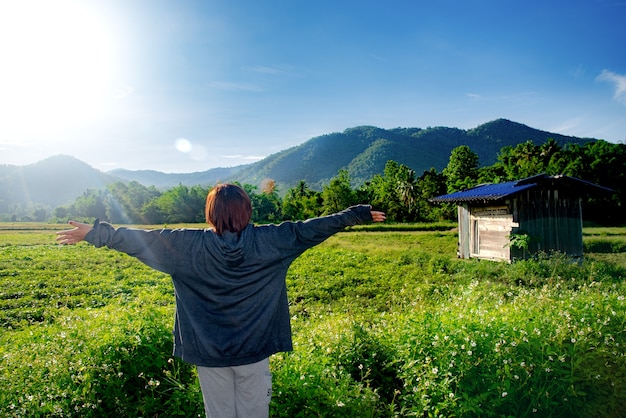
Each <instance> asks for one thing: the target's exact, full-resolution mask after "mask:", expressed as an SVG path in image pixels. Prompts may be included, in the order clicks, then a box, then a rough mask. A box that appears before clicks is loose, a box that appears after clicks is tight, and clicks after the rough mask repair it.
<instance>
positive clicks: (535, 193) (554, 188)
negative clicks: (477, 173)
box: [430, 174, 611, 262]
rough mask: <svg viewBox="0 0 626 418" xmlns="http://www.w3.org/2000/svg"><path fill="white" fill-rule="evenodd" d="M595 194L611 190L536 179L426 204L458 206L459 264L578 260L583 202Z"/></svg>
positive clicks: (549, 178) (575, 181) (577, 181)
mask: <svg viewBox="0 0 626 418" xmlns="http://www.w3.org/2000/svg"><path fill="white" fill-rule="evenodd" d="M597 192H611V190H610V189H607V188H605V187H602V186H598V185H596V184H593V183H589V182H587V181H584V180H581V179H577V178H574V177H568V176H563V175H560V176H548V175H545V174H540V175H537V176H533V177H528V178H525V179H522V180H517V181H509V182H505V183H499V184H486V185H481V186H477V187H474V188H471V189H468V190H463V191H460V192H456V193H451V194H447V195H443V196H437V197H434V198H432V199H430V201H431V202H437V203H456V204H457V205H458V220H459V230H458V232H459V244H458V245H459V246H458V257H459V258H479V259H487V260H503V261H507V262H511V261H513V260H519V259H525V258H527V257H528V256H530V255H531V254H535V253H537V252H541V251H544V252H550V251H558V252H561V253H565V254H567V255H568V256H570V257H572V258H574V259H582V256H583V238H582V226H583V221H582V198H583V197H584V196H586V195H588V194H590V193H597Z"/></svg>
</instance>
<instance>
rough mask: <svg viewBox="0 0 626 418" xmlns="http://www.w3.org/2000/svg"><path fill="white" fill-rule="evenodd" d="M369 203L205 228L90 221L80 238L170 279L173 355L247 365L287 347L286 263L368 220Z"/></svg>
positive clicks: (289, 346) (203, 363) (211, 364)
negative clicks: (292, 218) (297, 218)
mask: <svg viewBox="0 0 626 418" xmlns="http://www.w3.org/2000/svg"><path fill="white" fill-rule="evenodd" d="M370 209H371V208H370V206H367V205H358V206H353V207H350V208H348V209H346V210H344V211H342V212H339V213H336V214H333V215H328V216H323V217H319V218H313V219H309V220H307V221H303V222H283V223H281V224H280V225H261V226H255V225H253V224H250V225H248V226H247V227H246V228H245V229H244V230H243V231H241V233H240V234H239V235H237V234H236V233H231V232H226V233H224V234H223V235H218V234H216V233H215V232H214V231H213V230H212V229H160V230H141V229H132V228H122V227H121V228H117V229H116V228H114V227H113V226H111V225H110V224H108V223H106V222H98V221H96V223H95V225H94V229H93V230H92V231H90V232H89V233H88V234H87V236H86V237H85V240H86V241H87V242H90V243H91V244H93V245H95V246H96V247H102V246H107V247H108V248H111V249H114V250H117V251H121V252H124V253H127V254H129V255H131V256H133V257H136V258H137V259H139V260H140V261H142V262H143V263H145V264H147V265H148V266H150V267H153V268H155V269H157V270H159V271H162V272H165V273H168V274H170V275H171V276H172V281H173V283H174V290H175V294H176V318H175V323H174V355H176V356H177V357H180V358H182V359H183V360H184V361H186V362H189V363H192V364H196V365H199V366H205V367H224V366H238V365H244V364H251V363H255V362H257V361H260V360H263V359H265V358H267V357H269V356H270V355H272V354H274V353H277V352H280V351H291V350H292V349H293V347H292V342H291V326H290V323H289V320H290V315H289V306H288V301H287V288H286V283H285V278H286V275H287V269H288V268H289V266H290V265H291V263H292V262H293V261H294V260H295V259H296V258H297V257H298V256H299V255H300V254H302V253H303V252H304V251H305V250H307V249H308V248H311V247H313V246H315V245H317V244H319V243H321V242H323V241H324V240H326V239H327V238H328V237H330V236H331V235H333V234H335V233H337V232H340V231H341V230H343V229H344V228H345V227H347V226H352V225H356V224H361V223H363V222H367V221H371V220H372V216H371V213H370Z"/></svg>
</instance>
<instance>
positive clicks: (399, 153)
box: [0, 119, 596, 213]
mask: <svg viewBox="0 0 626 418" xmlns="http://www.w3.org/2000/svg"><path fill="white" fill-rule="evenodd" d="M548 138H553V139H554V140H556V141H557V143H559V144H560V145H564V144H568V143H569V144H571V143H573V144H580V145H582V144H584V143H586V142H589V141H595V140H596V139H594V138H577V137H571V136H564V135H560V134H555V133H550V132H546V131H541V130H538V129H533V128H531V127H528V126H526V125H523V124H521V123H516V122H512V121H509V120H506V119H498V120H494V121H492V122H488V123H485V124H483V125H480V126H478V127H476V128H474V129H468V130H463V129H457V128H447V127H428V128H425V129H422V128H395V129H381V128H377V127H374V126H359V127H354V128H349V129H346V130H345V131H343V132H337V133H331V134H327V135H322V136H318V137H315V138H311V139H310V140H308V141H306V142H304V143H303V144H301V145H298V146H295V147H292V148H289V149H286V150H284V151H281V152H278V153H276V154H273V155H270V156H268V157H266V158H264V159H263V160H261V161H258V162H255V163H252V164H247V165H241V166H237V167H230V168H213V169H210V170H207V171H203V172H196V173H181V174H175V173H174V174H170V173H167V174H166V173H161V172H158V171H150V170H140V171H131V170H123V169H116V170H112V171H109V172H106V173H103V172H101V171H98V170H96V169H94V168H92V167H90V166H89V165H87V164H85V163H84V162H82V161H79V160H77V159H75V158H73V157H68V156H55V157H50V158H47V159H46V160H43V161H40V162H38V163H35V164H31V165H27V166H12V165H3V166H0V213H9V212H12V211H13V210H12V208H15V207H16V205H21V206H27V205H43V206H48V207H55V206H58V205H62V204H66V203H69V202H71V201H73V200H74V199H75V198H76V197H78V196H80V195H81V194H82V193H83V192H84V191H85V190H87V189H89V188H91V189H98V188H103V187H105V185H106V184H108V183H111V182H115V181H137V182H139V183H141V184H143V185H145V186H155V187H157V188H159V189H167V188H170V187H173V186H176V185H179V184H183V185H187V186H194V185H203V186H207V185H212V184H215V183H217V182H225V181H238V182H240V183H242V184H252V185H257V186H258V185H260V183H261V181H263V180H264V179H267V178H270V179H273V180H275V181H276V183H277V186H278V190H279V191H286V190H288V189H289V188H291V187H293V186H295V185H296V184H297V183H298V182H299V181H301V180H304V181H306V183H307V184H308V185H309V187H310V188H312V189H317V190H320V189H321V188H322V187H323V186H324V185H325V184H326V183H327V182H328V181H329V180H330V179H331V178H332V177H334V176H336V175H337V173H338V172H339V170H341V169H345V170H347V171H348V173H349V175H350V178H351V180H352V182H353V185H355V186H357V185H360V184H362V183H364V182H365V181H368V180H370V179H371V178H372V177H373V176H374V175H376V174H382V172H383V169H384V167H385V164H386V163H387V161H389V160H394V161H397V162H398V163H400V164H404V165H406V166H408V167H410V168H411V169H413V170H414V171H415V172H416V173H417V175H418V176H419V175H421V174H422V173H423V172H424V171H426V170H430V169H431V168H435V169H436V170H437V171H441V170H442V169H443V168H444V167H445V166H446V165H447V164H448V160H449V157H450V153H451V151H452V150H453V149H454V148H456V147H458V146H460V145H467V146H469V147H470V148H471V149H472V150H473V151H474V152H475V153H476V154H477V155H478V156H479V163H480V165H491V164H493V163H494V162H496V161H497V156H498V153H499V151H500V150H501V149H502V147H504V146H507V145H510V146H515V145H517V144H519V143H522V142H526V141H529V140H530V141H532V142H533V143H535V144H537V145H539V144H542V143H544V142H545V141H546V140H547V139H548Z"/></svg>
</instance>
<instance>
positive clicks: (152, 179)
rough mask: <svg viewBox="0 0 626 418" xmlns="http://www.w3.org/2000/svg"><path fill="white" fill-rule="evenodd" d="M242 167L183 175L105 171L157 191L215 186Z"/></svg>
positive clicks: (151, 171) (149, 171) (122, 170)
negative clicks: (181, 187)
mask: <svg viewBox="0 0 626 418" xmlns="http://www.w3.org/2000/svg"><path fill="white" fill-rule="evenodd" d="M242 167H243V166H238V167H228V168H222V167H220V168H212V169H210V170H207V171H201V172H196V173H186V174H185V173H183V174H176V173H174V174H172V173H162V172H160V171H154V170H125V169H122V168H117V169H115V170H111V171H107V174H110V175H112V176H114V177H116V178H119V179H123V180H125V181H136V182H137V183H141V184H143V185H145V186H155V187H157V188H158V189H169V188H172V187H175V186H178V185H179V184H184V185H187V186H195V185H198V184H200V185H208V184H216V183H218V182H220V181H224V180H226V179H229V178H231V177H232V176H233V175H234V174H235V173H237V172H238V171H240V170H241V169H242Z"/></svg>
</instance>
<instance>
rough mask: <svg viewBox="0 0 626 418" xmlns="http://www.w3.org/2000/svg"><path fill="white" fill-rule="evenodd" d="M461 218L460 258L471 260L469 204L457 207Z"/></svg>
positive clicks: (458, 251)
mask: <svg viewBox="0 0 626 418" xmlns="http://www.w3.org/2000/svg"><path fill="white" fill-rule="evenodd" d="M457 212H458V218H459V230H458V233H459V243H458V248H457V257H458V258H470V246H469V245H470V244H469V237H470V212H469V207H468V206H467V204H465V203H464V204H462V205H459V206H457Z"/></svg>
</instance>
